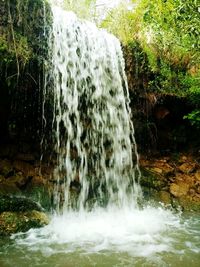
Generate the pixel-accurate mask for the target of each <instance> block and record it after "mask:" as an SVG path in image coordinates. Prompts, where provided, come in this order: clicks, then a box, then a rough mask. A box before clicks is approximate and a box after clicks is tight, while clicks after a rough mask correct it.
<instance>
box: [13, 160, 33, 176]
mask: <svg viewBox="0 0 200 267" xmlns="http://www.w3.org/2000/svg"><path fill="white" fill-rule="evenodd" d="M13 167H14V169H15V170H16V171H17V172H23V173H24V174H25V175H26V176H34V175H35V169H34V166H33V165H31V164H30V163H28V162H24V161H20V160H15V161H14V163H13Z"/></svg>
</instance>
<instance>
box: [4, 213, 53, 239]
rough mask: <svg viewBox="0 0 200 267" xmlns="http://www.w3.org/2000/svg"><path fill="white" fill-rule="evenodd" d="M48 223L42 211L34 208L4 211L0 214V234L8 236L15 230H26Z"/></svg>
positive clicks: (15, 231)
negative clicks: (21, 210) (24, 210)
mask: <svg viewBox="0 0 200 267" xmlns="http://www.w3.org/2000/svg"><path fill="white" fill-rule="evenodd" d="M48 223H49V219H48V217H47V216H46V214H44V213H43V212H39V211H36V210H33V211H26V212H11V211H5V212H2V213H1V214H0V236H9V235H11V234H14V233H17V232H26V231H28V230H29V229H31V228H39V227H42V226H45V225H47V224H48Z"/></svg>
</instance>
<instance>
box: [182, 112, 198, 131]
mask: <svg viewBox="0 0 200 267" xmlns="http://www.w3.org/2000/svg"><path fill="white" fill-rule="evenodd" d="M183 118H184V119H188V120H189V121H190V122H191V124H192V125H194V126H196V127H197V128H198V129H199V128H200V110H199V109H198V110H193V111H192V112H191V113H189V114H188V115H186V116H184V117H183Z"/></svg>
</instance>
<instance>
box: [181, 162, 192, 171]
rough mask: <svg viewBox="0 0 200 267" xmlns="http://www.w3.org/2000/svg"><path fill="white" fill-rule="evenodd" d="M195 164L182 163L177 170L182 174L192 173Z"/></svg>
mask: <svg viewBox="0 0 200 267" xmlns="http://www.w3.org/2000/svg"><path fill="white" fill-rule="evenodd" d="M195 167H196V164H195V163H192V162H189V163H183V164H182V165H181V166H180V167H179V170H180V171H182V172H183V173H192V172H193V171H194V170H195Z"/></svg>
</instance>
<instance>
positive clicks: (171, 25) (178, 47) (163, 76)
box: [102, 0, 200, 124]
mask: <svg viewBox="0 0 200 267" xmlns="http://www.w3.org/2000/svg"><path fill="white" fill-rule="evenodd" d="M132 3H133V8H132V10H128V9H127V6H125V5H120V6H119V7H118V8H116V9H114V10H112V11H111V12H110V14H109V15H108V16H107V18H106V19H105V20H104V21H103V23H102V27H105V28H107V29H108V30H109V31H110V32H112V33H114V34H115V35H117V36H118V37H119V39H120V40H121V41H122V43H123V44H124V45H125V46H128V45H130V44H133V43H137V44H138V45H139V47H141V49H142V53H143V54H144V57H145V55H146V56H147V59H146V60H147V64H148V67H149V68H150V71H151V73H152V74H153V75H151V76H152V77H153V78H152V79H150V80H149V81H148V87H147V88H146V89H147V90H149V91H152V92H154V93H157V92H161V93H170V94H175V95H178V96H185V97H188V99H189V100H190V101H191V102H192V103H193V105H194V106H195V110H194V112H193V113H191V114H190V115H188V117H187V118H188V119H190V120H191V121H192V123H193V124H197V122H198V116H199V110H200V104H199V103H200V80H199V77H200V38H199V36H200V19H199V16H200V7H199V3H198V1H197V0H165V1H164V0H140V1H134V0H133V1H132ZM116 21H117V23H116ZM141 65H142V64H141ZM141 71H142V70H141ZM143 71H144V70H143Z"/></svg>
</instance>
